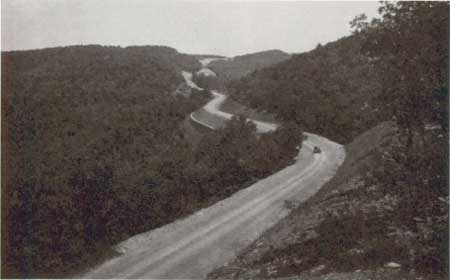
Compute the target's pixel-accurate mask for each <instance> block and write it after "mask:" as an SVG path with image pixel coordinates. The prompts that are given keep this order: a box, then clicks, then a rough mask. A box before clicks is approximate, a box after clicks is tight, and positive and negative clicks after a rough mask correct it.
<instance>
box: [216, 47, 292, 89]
mask: <svg viewBox="0 0 450 280" xmlns="http://www.w3.org/2000/svg"><path fill="white" fill-rule="evenodd" d="M289 57H290V55H289V54H287V53H285V52H283V51H280V50H269V51H263V52H257V53H251V54H246V55H240V56H235V57H233V58H230V59H225V60H215V61H213V62H211V63H210V64H209V65H208V67H209V68H211V69H212V70H213V71H214V72H215V73H216V74H217V76H218V79H219V80H220V81H221V82H228V81H230V80H235V79H239V78H241V77H243V76H245V75H247V74H249V73H251V72H253V71H255V70H256V69H261V68H263V67H267V66H269V65H272V64H275V63H278V62H280V61H283V60H286V59H288V58H289Z"/></svg>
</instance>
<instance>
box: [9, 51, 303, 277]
mask: <svg viewBox="0 0 450 280" xmlns="http://www.w3.org/2000/svg"><path fill="white" fill-rule="evenodd" d="M2 61H3V65H2V66H3V67H2V69H3V73H2V229H1V230H2V233H1V236H2V278H35V277H39V278H48V277H64V276H70V275H72V274H73V273H78V272H79V271H80V269H82V268H86V267H88V266H92V265H94V264H96V263H98V262H101V261H102V260H104V259H105V258H108V257H110V256H111V255H113V254H115V252H114V251H113V250H112V249H111V246H112V245H114V244H116V243H118V242H120V241H122V240H124V239H126V238H127V237H129V236H132V235H134V234H137V233H141V232H144V231H147V230H150V229H153V228H155V227H158V226H161V225H164V224H166V223H169V222H171V221H173V220H175V219H177V218H180V217H183V216H185V215H188V214H190V213H192V212H194V211H195V210H197V209H199V208H201V207H206V206H208V205H211V204H212V203H214V202H216V201H218V200H220V199H223V198H225V197H227V196H228V195H230V194H232V193H233V192H235V191H237V190H239V189H242V188H243V187H246V186H248V185H250V184H251V183H253V182H255V181H256V180H258V179H259V178H262V177H265V176H267V175H269V174H272V173H273V172H275V171H277V170H279V169H280V168H282V167H284V166H285V165H287V164H289V163H291V161H292V159H293V157H294V156H295V155H296V154H297V152H298V151H297V150H296V146H298V145H301V140H302V133H301V131H300V130H298V129H291V127H289V126H286V127H284V128H281V129H280V130H278V131H276V132H274V133H272V134H268V135H262V136H260V137H259V136H257V135H256V133H255V127H254V125H253V124H251V123H246V122H245V119H244V118H236V119H233V120H232V121H231V122H229V124H228V125H227V127H226V128H224V129H223V130H220V131H205V133H204V135H203V136H202V137H201V139H200V140H199V143H198V144H197V145H196V146H194V145H192V144H191V142H190V141H189V139H187V137H186V135H185V134H184V131H183V128H182V126H183V122H184V121H185V120H186V118H187V117H188V115H189V114H190V113H191V112H193V111H195V110H196V109H198V108H199V107H200V106H202V105H203V104H204V103H205V102H206V101H207V99H208V94H207V93H206V92H202V91H195V90H193V92H192V94H191V95H190V97H189V98H185V97H182V96H180V95H176V94H173V93H174V92H175V91H176V90H177V89H179V88H180V87H179V85H180V84H181V83H183V79H182V77H181V75H180V72H181V70H190V71H194V70H195V69H198V68H199V67H200V65H199V63H198V61H197V60H196V59H195V58H193V57H191V56H187V55H183V54H179V53H177V52H176V51H175V50H174V49H171V48H167V47H130V48H118V47H100V46H76V47H65V48H54V49H44V50H36V51H21V52H6V53H2Z"/></svg>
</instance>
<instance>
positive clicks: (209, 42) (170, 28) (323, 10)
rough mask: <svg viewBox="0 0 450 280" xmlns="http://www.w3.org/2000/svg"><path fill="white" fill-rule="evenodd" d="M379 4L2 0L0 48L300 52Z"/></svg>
mask: <svg viewBox="0 0 450 280" xmlns="http://www.w3.org/2000/svg"><path fill="white" fill-rule="evenodd" d="M379 5H380V4H379V3H378V2H279V1H276V2H275V1H272V2H267V1H266V2H256V1H211V0H210V1H208V2H205V1H170V0H165V1H148V0H108V1H107V0H89V1H85V0H7V1H2V7H1V9H2V43H1V46H2V50H21V49H36V48H45V47H54V46H67V45H84V44H101V45H115V46H117V45H120V46H130V45H166V46H171V47H174V48H176V49H178V50H179V51H180V52H184V53H196V54H200V53H208V54H221V55H226V56H234V55H239V54H244V53H250V52H255V51H261V50H267V49H281V50H284V51H287V52H303V51H307V50H310V49H312V48H314V47H315V46H316V45H317V44H318V43H322V44H324V43H326V42H330V41H333V40H336V39H337V38H340V37H343V36H345V35H348V34H350V28H349V21H350V20H352V19H353V18H354V17H355V16H356V15H358V14H361V13H365V14H366V15H368V16H369V17H373V16H376V14H377V8H378V7H379Z"/></svg>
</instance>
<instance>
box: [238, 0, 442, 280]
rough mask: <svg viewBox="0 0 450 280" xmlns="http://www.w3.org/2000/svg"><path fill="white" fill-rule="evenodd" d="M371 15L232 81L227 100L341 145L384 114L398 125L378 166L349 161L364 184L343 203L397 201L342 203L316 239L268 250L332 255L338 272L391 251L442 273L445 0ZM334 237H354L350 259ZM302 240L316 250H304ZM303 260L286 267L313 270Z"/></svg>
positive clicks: (432, 273) (373, 262) (405, 263)
mask: <svg viewBox="0 0 450 280" xmlns="http://www.w3.org/2000/svg"><path fill="white" fill-rule="evenodd" d="M379 13H380V16H381V18H380V19H375V20H372V21H370V22H369V21H367V19H366V17H365V16H364V15H362V16H358V17H357V18H355V20H354V21H352V22H351V26H352V27H353V30H354V34H353V35H351V36H349V37H347V38H343V39H341V40H338V41H337V42H333V43H329V44H327V45H326V46H318V47H317V48H316V49H315V50H313V51H311V52H309V53H306V54H300V55H295V56H293V57H292V58H291V59H290V60H288V61H285V62H282V63H280V64H278V65H275V66H273V67H269V68H266V69H262V70H260V71H255V72H254V73H252V74H251V75H249V76H247V77H244V78H243V79H241V80H239V81H235V82H232V83H230V86H231V90H230V91H231V94H232V97H233V98H234V99H237V100H239V101H241V102H243V103H245V104H248V105H249V106H252V107H254V108H258V109H260V110H267V111H269V112H272V113H275V114H276V115H277V116H278V117H279V118H280V119H281V120H282V121H286V120H289V121H294V122H296V123H298V124H299V125H301V126H302V127H304V128H305V130H307V131H312V132H316V133H319V134H322V135H325V136H328V137H330V138H331V139H334V140H337V141H341V142H343V143H348V142H349V141H351V140H352V139H354V137H355V135H357V134H359V133H361V132H363V131H365V130H367V129H369V128H370V127H372V126H374V125H376V124H379V123H380V122H382V121H384V120H393V123H395V125H396V127H397V128H398V130H397V132H396V133H395V134H394V135H392V136H390V137H389V143H385V144H383V145H380V147H378V148H377V149H376V150H374V151H372V152H371V155H370V156H373V157H375V158H376V159H377V163H376V164H368V165H362V164H361V165H358V164H355V165H354V166H355V167H358V168H361V172H360V173H361V175H360V178H362V185H361V186H360V187H359V188H358V189H357V190H356V192H355V193H358V195H357V196H353V195H352V194H351V193H350V192H348V193H346V194H345V195H348V197H347V199H348V202H349V204H353V203H354V204H358V203H361V202H365V200H375V199H379V197H382V198H383V199H387V198H390V197H391V198H392V197H393V198H394V200H397V201H398V204H397V205H396V206H395V207H392V208H389V209H388V208H384V209H383V207H381V211H378V210H377V211H378V212H377V211H372V212H367V213H365V214H364V215H363V214H362V213H361V210H362V209H364V208H365V206H364V203H361V205H360V206H358V207H353V206H348V207H347V208H345V207H343V209H342V211H340V212H338V213H337V214H333V215H332V216H331V217H326V218H325V219H324V221H323V223H322V224H321V225H320V226H319V227H318V228H316V229H315V230H316V232H318V233H319V234H318V237H317V238H315V240H313V241H311V240H309V241H308V242H309V243H305V244H301V245H299V247H298V250H293V249H292V248H293V246H289V247H286V248H284V249H282V250H280V251H278V252H277V251H276V252H271V254H272V255H271V258H272V257H273V259H276V260H279V261H280V263H282V262H283V261H284V259H283V258H286V256H289V257H288V258H292V259H294V260H296V258H298V257H299V255H301V256H302V257H305V258H307V259H308V258H311V257H313V258H317V260H318V262H316V263H314V262H313V263H312V265H314V266H316V265H319V264H325V263H327V261H330V263H331V264H333V263H334V264H333V265H334V268H333V269H336V270H343V271H354V270H355V269H361V268H364V267H370V268H377V267H379V266H382V265H383V262H386V261H387V259H390V260H393V259H396V260H397V261H398V262H399V263H400V264H401V267H402V269H404V270H405V271H407V270H409V269H412V270H413V272H414V270H415V271H420V273H424V274H425V275H426V277H430V279H441V278H442V279H447V278H448V223H449V216H448V93H449V81H448V77H449V68H448V67H449V64H448V63H449V57H448V56H449V26H450V24H449V23H450V21H449V4H448V2H408V1H404V2H394V3H390V2H387V3H382V4H381V7H380V9H379ZM362 158H364V157H361V159H362ZM344 165H345V163H344ZM338 174H339V171H338ZM344 174H345V173H344ZM347 184H348V185H351V182H348V183H347ZM373 191H374V193H371V192H373ZM361 194H362V195H361ZM342 195H344V194H342ZM377 197H378V198H377ZM355 210H356V211H355ZM391 211H392V212H393V213H395V216H396V218H395V219H392V218H391V217H389V218H384V219H385V220H384V221H381V222H380V220H379V219H380V215H379V214H381V215H386V214H389V212H391ZM386 216H387V217H388V216H389V215H386ZM349 221H350V223H348V222H349ZM386 222H387V224H386ZM380 225H382V226H380ZM337 226H339V228H337ZM371 227H373V228H372V229H371ZM380 229H381V230H380ZM354 235H360V236H362V237H363V238H360V239H359V240H358V239H355V238H353V236H354ZM339 236H341V237H344V239H345V242H350V243H349V244H350V246H355V244H352V243H351V242H355V240H358V241H357V243H356V244H357V246H359V247H357V248H359V249H360V248H363V250H361V251H360V252H361V253H360V254H358V256H357V257H354V259H353V260H352V258H349V257H348V256H344V255H345V254H348V252H349V251H348V249H349V248H350V247H347V248H346V247H345V246H343V245H342V244H343V243H342V242H343V241H342V240H343V239H341V240H339ZM349 236H350V237H351V238H350V239H349ZM358 238H359V237H358ZM378 242H379V243H378ZM377 244H382V245H383V246H378V245H377ZM386 244H392V246H386ZM310 245H311V246H310ZM308 246H310V247H308ZM308 248H323V250H322V249H321V250H319V251H320V252H319V251H317V252H315V254H308V253H305V252H307V251H308ZM305 250H306V251H305ZM341 253H342V254H343V255H341V256H343V257H342V258H336V255H339V254H341ZM329 256H332V257H329ZM292 259H290V260H288V262H287V263H288V264H289V261H292ZM326 260H327V261H326ZM305 263H307V262H300V265H299V266H297V265H296V266H297V267H296V268H295V269H294V272H292V271H291V273H298V272H303V271H304V270H305V269H311V267H310V268H305V267H302V266H303V265H305ZM336 263H337V264H338V265H336ZM271 264H273V263H271ZM283 265H284V264H283ZM310 265H311V264H310ZM272 268H273V266H271V269H272ZM327 268H328V264H327ZM280 276H288V275H280Z"/></svg>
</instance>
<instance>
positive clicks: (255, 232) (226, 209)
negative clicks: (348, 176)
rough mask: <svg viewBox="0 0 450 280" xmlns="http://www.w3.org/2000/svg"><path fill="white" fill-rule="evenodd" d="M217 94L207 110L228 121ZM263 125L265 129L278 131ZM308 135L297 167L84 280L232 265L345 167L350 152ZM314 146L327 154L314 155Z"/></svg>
mask: <svg viewBox="0 0 450 280" xmlns="http://www.w3.org/2000/svg"><path fill="white" fill-rule="evenodd" d="M213 94H214V95H215V98H214V99H213V100H212V103H211V102H210V103H208V104H207V105H205V108H204V109H205V110H206V111H208V112H210V113H212V114H215V115H216V116H217V115H220V116H223V117H224V118H229V117H228V116H229V115H230V114H228V113H224V112H221V111H220V110H219V109H218V108H219V106H220V104H221V102H223V100H224V99H225V98H226V97H225V96H224V95H221V94H220V93H217V92H216V93H213ZM197 121H199V122H200V123H201V122H202V120H197ZM259 123H261V124H263V127H264V128H263V129H266V130H270V129H269V128H273V127H274V124H270V123H262V122H259ZM275 127H276V126H275ZM307 136H308V139H307V140H305V141H304V145H303V146H304V148H302V149H301V151H300V153H299V154H298V156H297V158H296V162H295V164H293V165H291V166H288V167H286V168H285V169H283V170H281V171H279V172H277V173H276V174H273V175H271V176H269V177H267V178H265V179H263V180H260V181H258V182H257V183H256V184H254V185H252V186H250V187H248V188H246V189H243V190H241V191H239V192H237V193H235V194H234V195H232V196H231V197H229V198H227V199H225V200H223V201H220V202H218V203H216V204H214V205H212V206H210V207H208V208H206V209H202V210H199V211H197V212H196V213H195V214H193V215H191V216H189V217H187V218H185V219H181V220H177V221H175V222H173V223H171V224H168V225H165V226H163V227H161V228H158V229H155V230H152V231H149V232H146V233H143V234H140V235H136V236H134V237H132V238H130V239H128V240H126V241H124V242H122V243H120V244H119V245H118V246H117V248H116V249H117V250H118V251H120V252H122V253H123V254H122V255H121V256H119V257H116V258H114V259H111V260H109V261H107V262H105V263H103V264H102V265H100V266H98V267H96V268H94V269H93V270H91V271H89V272H88V273H87V274H85V275H84V277H86V278H147V279H148V278H151V279H155V278H158V279H161V278H165V279H180V278H182V279H186V278H195V279H198V278H204V277H205V276H206V275H207V274H208V273H209V272H210V271H212V270H213V269H215V268H217V267H220V266H223V265H224V264H225V263H227V262H229V261H231V260H232V259H234V258H235V257H236V255H237V254H238V253H239V251H240V250H242V249H243V248H245V247H246V246H248V245H249V244H250V243H251V242H252V241H254V240H255V239H256V238H258V237H259V236H260V235H261V234H262V233H263V232H264V231H265V230H267V229H268V228H270V227H271V226H273V225H274V224H275V223H276V222H278V221H279V220H280V219H282V218H283V217H285V216H286V215H287V214H288V213H289V209H287V208H286V207H285V205H286V204H285V201H286V200H289V201H297V202H301V201H304V200H305V199H307V198H308V197H310V196H311V195H313V194H314V193H315V192H316V191H317V190H318V189H319V188H320V187H321V186H322V185H323V184H324V183H325V182H326V181H328V180H329V179H330V178H331V177H332V176H333V175H334V174H335V172H336V169H337V168H338V167H339V165H340V164H342V162H343V160H344V158H345V151H344V149H343V147H342V146H341V145H339V144H337V143H334V142H332V141H329V140H327V139H325V138H323V137H320V136H318V135H313V134H307ZM314 146H319V147H320V148H321V149H322V153H320V154H313V153H312V148H313V147H314Z"/></svg>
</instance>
